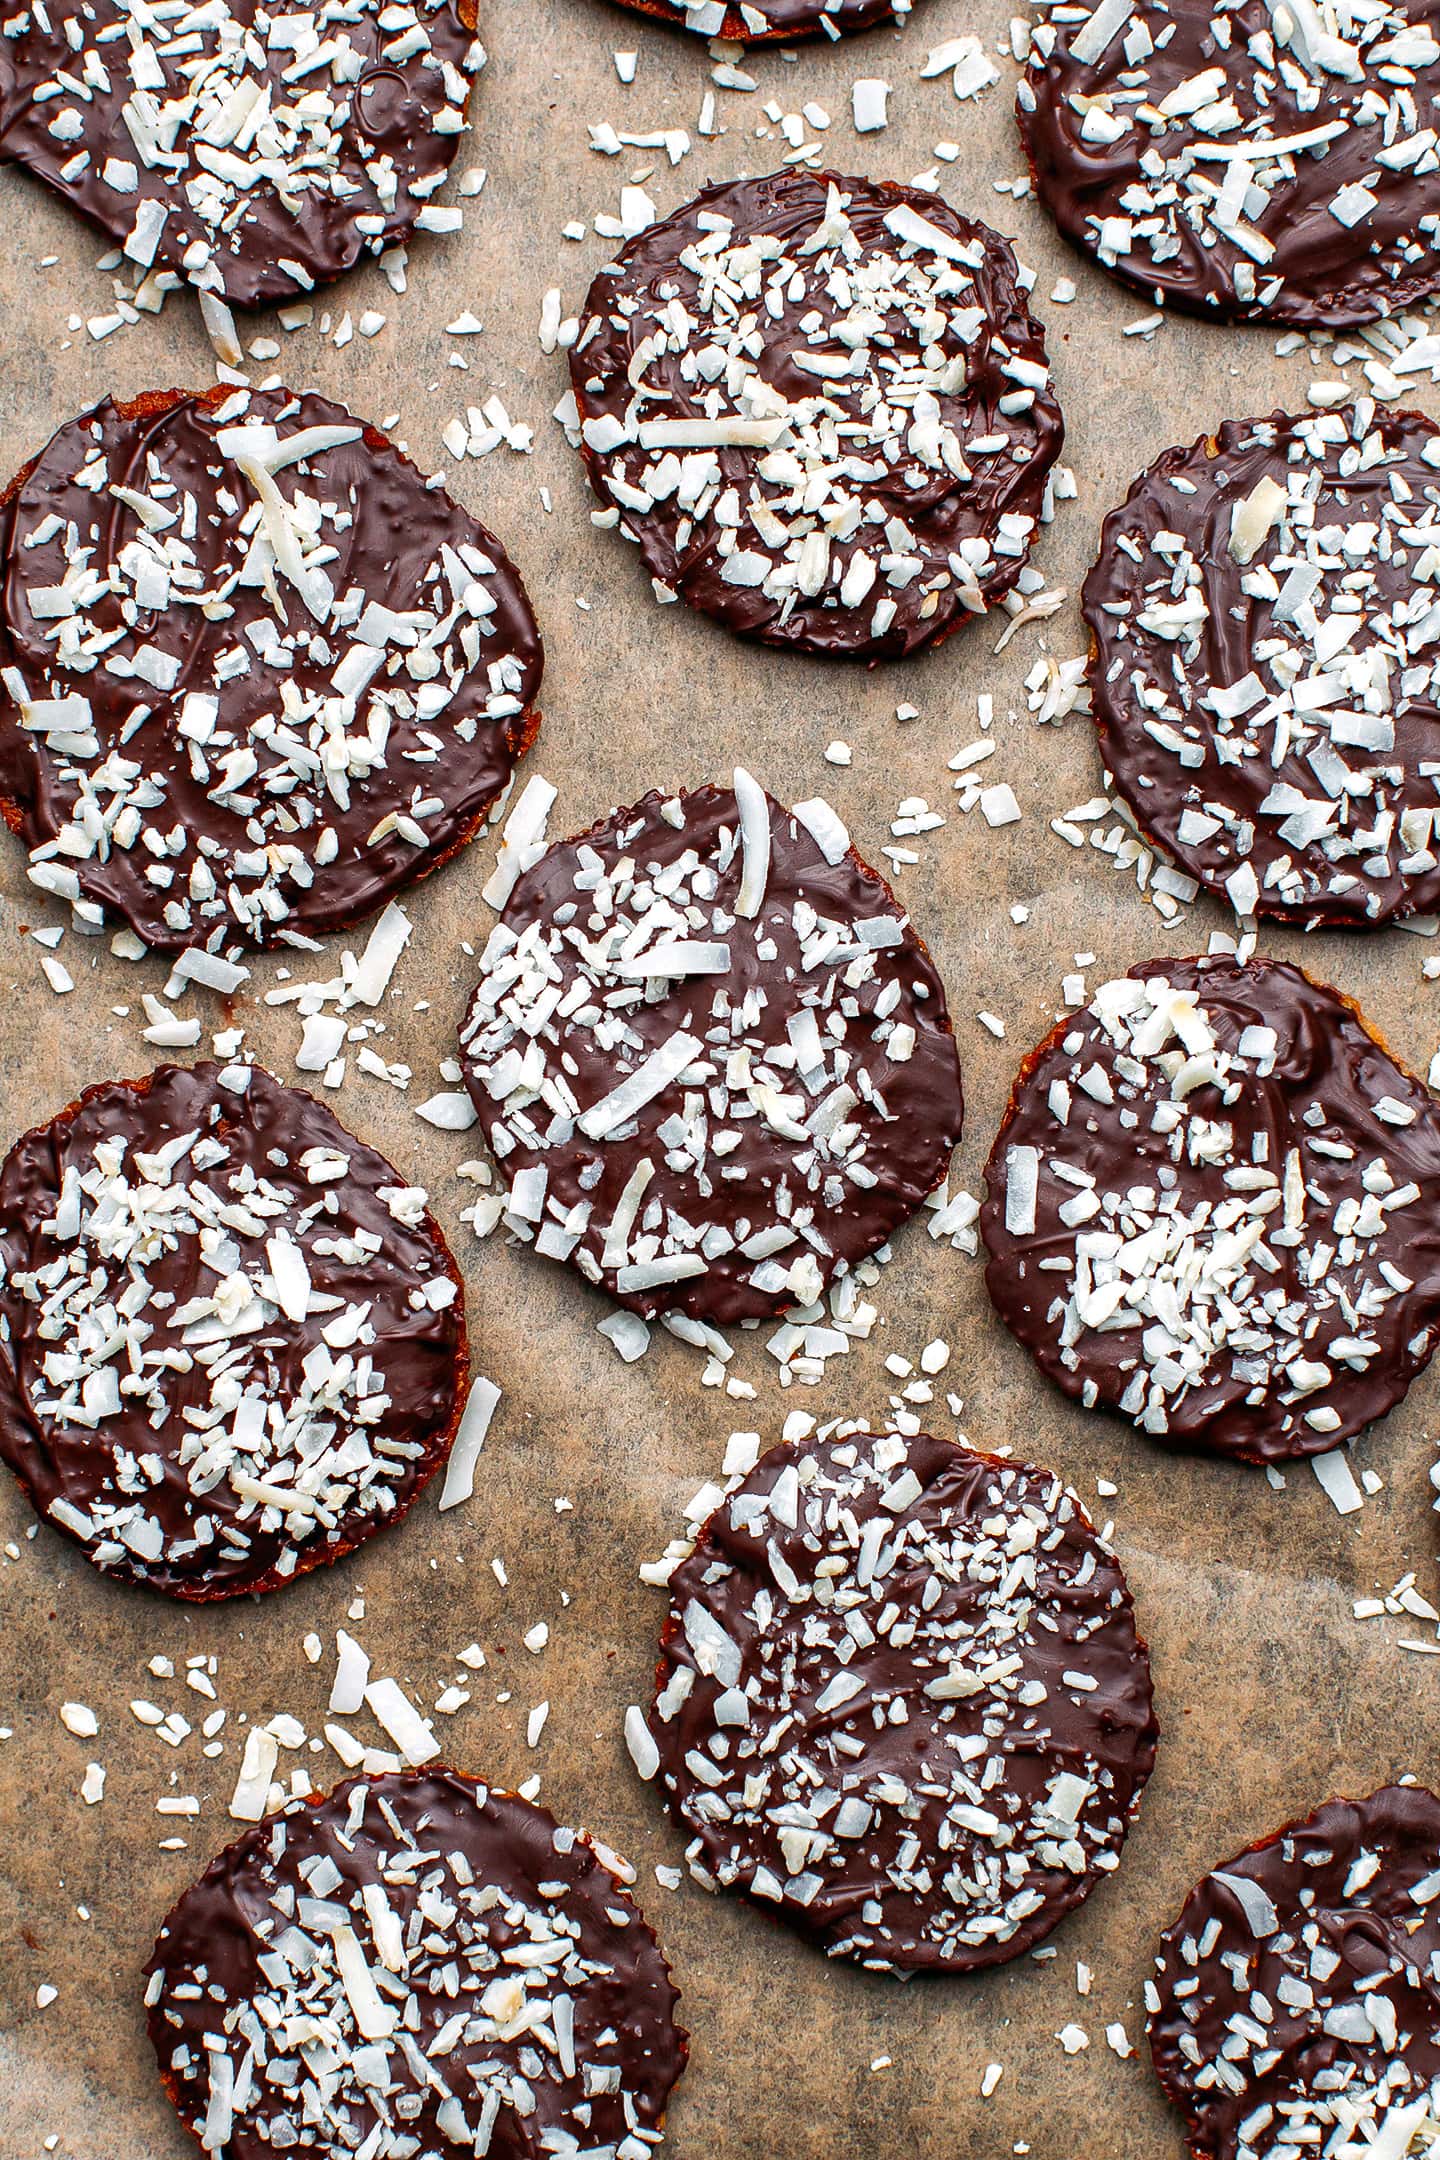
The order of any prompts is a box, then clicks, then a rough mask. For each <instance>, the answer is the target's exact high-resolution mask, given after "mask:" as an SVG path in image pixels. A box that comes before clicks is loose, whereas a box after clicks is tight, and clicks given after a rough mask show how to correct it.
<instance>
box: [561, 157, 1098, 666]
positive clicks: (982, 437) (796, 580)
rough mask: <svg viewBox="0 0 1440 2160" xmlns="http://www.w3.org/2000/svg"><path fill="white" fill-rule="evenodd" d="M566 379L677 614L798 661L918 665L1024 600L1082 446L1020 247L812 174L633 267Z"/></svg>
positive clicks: (673, 237)
mask: <svg viewBox="0 0 1440 2160" xmlns="http://www.w3.org/2000/svg"><path fill="white" fill-rule="evenodd" d="M570 373H571V380H572V383H573V385H574V391H575V401H576V407H577V411H578V425H579V430H580V441H581V448H582V451H583V455H584V458H585V462H586V466H587V468H588V470H589V474H590V479H591V484H592V486H593V487H594V489H595V492H596V494H597V495H599V496H600V498H601V500H602V501H604V502H606V503H608V504H610V505H611V506H612V511H613V518H614V520H615V521H617V522H618V524H619V527H620V530H621V531H622V532H623V533H624V534H625V536H626V537H627V538H628V539H631V540H633V541H634V542H635V543H636V545H637V546H638V547H639V549H640V553H641V556H642V558H643V560H644V563H645V567H646V569H647V570H648V571H649V572H650V575H651V578H652V581H653V583H654V586H655V591H656V594H657V597H658V598H660V599H662V600H674V599H681V600H684V601H686V602H687V603H688V604H689V605H690V606H691V607H694V608H698V609H700V610H701V612H702V613H704V614H707V615H713V616H714V617H715V618H716V619H717V621H719V622H722V623H724V624H725V625H726V627H727V628H729V629H731V630H734V631H736V632H737V633H738V634H739V635H740V636H742V637H748V638H756V639H759V641H760V642H761V643H762V644H766V645H776V646H781V647H783V648H785V649H786V650H789V651H793V652H809V653H825V654H829V655H831V656H839V657H846V658H861V659H867V660H879V659H891V658H896V657H898V656H900V655H902V654H907V653H913V652H916V651H918V650H919V649H920V648H921V647H922V646H925V645H933V644H936V643H938V642H939V640H940V639H942V638H944V637H947V636H948V635H949V634H950V632H951V631H953V630H956V629H958V628H959V627H960V625H961V624H962V623H963V622H966V621H968V620H969V619H970V617H971V616H972V615H974V614H979V613H983V612H984V610H985V609H986V608H988V607H991V606H993V605H994V604H995V602H996V601H998V600H1000V599H1002V598H1003V597H1004V595H1005V594H1006V593H1007V592H1009V590H1010V589H1011V587H1012V586H1013V585H1014V584H1015V582H1016V580H1017V578H1018V577H1019V575H1020V572H1021V570H1022V568H1023V567H1024V563H1025V558H1026V556H1027V555H1028V553H1029V550H1030V543H1031V541H1032V539H1033V537H1034V534H1035V528H1036V525H1037V523H1038V522H1039V519H1040V517H1041V513H1042V509H1043V507H1044V505H1045V500H1046V476H1047V474H1048V473H1049V470H1050V467H1051V466H1052V465H1053V464H1054V462H1055V459H1056V458H1057V457H1058V456H1059V453H1060V446H1061V443H1062V441H1063V438H1064V429H1063V426H1062V423H1061V418H1060V408H1059V406H1058V404H1057V403H1056V401H1055V396H1054V392H1053V391H1052V389H1051V387H1050V377H1049V371H1048V367H1047V363H1046V357H1045V339H1044V333H1043V332H1042V330H1041V327H1040V325H1039V324H1038V323H1037V322H1036V321H1035V319H1034V318H1033V316H1032V315H1031V314H1030V311H1029V307H1028V305H1027V302H1026V297H1025V294H1024V292H1023V291H1022V289H1021V285H1020V283H1019V277H1018V272H1017V269H1016V263H1015V256H1014V252H1013V250H1012V249H1011V247H1010V243H1009V242H1008V241H1007V240H1002V239H1001V238H1000V237H999V236H998V234H996V233H993V232H991V230H990V229H989V227H988V226H986V225H981V224H979V223H978V222H977V221H976V220H974V219H972V218H966V217H962V216H961V215H960V214H959V213H958V212H957V211H954V210H952V209H951V208H950V207H949V205H948V204H947V203H944V202H942V201H941V199H940V197H939V196H938V195H931V194H928V193H926V192H925V190H923V189H920V188H909V187H897V186H895V185H893V184H891V183H890V182H888V181H885V182H875V181H870V180H857V179H846V178H841V177H839V176H838V175H837V174H835V173H812V172H805V171H802V170H801V169H800V168H798V167H792V168H791V169H789V170H788V171H784V172H778V173H770V174H768V175H766V176H764V177H762V178H759V179H753V180H736V181H728V182H726V183H724V184H723V185H721V186H718V187H710V188H707V189H706V190H705V191H704V193H703V194H702V195H699V196H697V197H696V199H695V201H694V202H691V203H687V204H686V205H685V207H684V208H683V209H680V210H677V211H676V212H674V214H673V215H672V216H670V217H667V218H662V219H660V220H659V221H658V223H656V224H654V225H651V226H650V227H649V228H648V229H647V230H646V231H644V232H642V233H640V234H639V235H638V236H637V237H636V238H635V239H633V240H630V241H628V242H627V243H626V245H625V246H624V247H623V248H622V249H621V251H620V254H619V257H618V259H617V260H616V262H615V263H614V264H612V265H611V266H610V267H609V268H608V269H606V270H603V271H602V272H601V274H600V275H599V277H598V278H596V280H595V282H594V284H593V285H592V286H591V288H590V292H589V296H588V298H587V300H586V303H585V310H584V316H583V320H582V324H581V330H580V335H579V338H578V339H577V341H576V343H575V345H574V347H573V349H572V351H571V354H570Z"/></svg>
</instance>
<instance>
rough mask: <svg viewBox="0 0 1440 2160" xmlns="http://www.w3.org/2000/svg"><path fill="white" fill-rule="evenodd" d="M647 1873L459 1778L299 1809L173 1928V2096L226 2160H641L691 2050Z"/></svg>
mask: <svg viewBox="0 0 1440 2160" xmlns="http://www.w3.org/2000/svg"><path fill="white" fill-rule="evenodd" d="M633 1881H634V1872H633V1870H631V1869H628V1868H626V1867H625V1865H624V1863H623V1862H621V1861H619V1860H618V1859H617V1858H616V1857H615V1855H614V1854H613V1853H610V1852H607V1851H606V1850H605V1849H604V1848H603V1847H601V1846H597V1845H594V1844H592V1843H591V1841H590V1840H589V1839H588V1838H587V1837H586V1836H585V1835H584V1833H583V1832H582V1831H578V1830H567V1829H563V1828H561V1826H560V1825H559V1824H558V1823H557V1822H556V1821H555V1818H554V1817H553V1816H552V1815H551V1814H550V1813H549V1812H548V1810H547V1809H545V1808H541V1807H535V1806H532V1805H531V1804H530V1802H529V1801H526V1800H518V1799H516V1798H514V1797H513V1796H512V1795H510V1794H508V1793H500V1792H495V1791H492V1790H488V1789H487V1788H486V1787H485V1786H484V1785H481V1784H479V1783H477V1782H476V1781H475V1780H474V1779H472V1778H468V1777H463V1776H461V1775H460V1773H459V1772H458V1771H454V1770H444V1769H426V1770H423V1771H418V1772H416V1771H411V1772H403V1773H391V1774H388V1775H385V1776H380V1777H358V1778H352V1779H349V1780H347V1782H346V1783H344V1784H342V1785H338V1786H336V1788H335V1790H334V1791H333V1792H332V1793H330V1794H329V1795H327V1796H326V1797H325V1798H324V1799H320V1800H297V1801H293V1802H292V1803H291V1804H290V1805H289V1806H288V1807H286V1808H284V1809H282V1810H281V1812H280V1813H279V1814H277V1815H274V1816H272V1817H271V1818H270V1819H269V1820H268V1821H266V1822H262V1823H258V1824H257V1825H256V1827H255V1828H254V1829H253V1830H248V1831H246V1833H245V1835H244V1836H243V1837H240V1838H237V1839H236V1841H235V1843H234V1844H233V1845H229V1846H227V1847H226V1849H225V1851H224V1852H222V1853H221V1854H219V1856H218V1857H217V1858H216V1859H215V1860H213V1861H212V1862H211V1864H210V1866H209V1867H208V1868H207V1869H206V1871H205V1873H204V1874H203V1875H202V1876H201V1878H200V1880H199V1881H198V1882H197V1883H196V1884H195V1885H194V1886H193V1888H191V1889H189V1890H187V1891H186V1893H185V1895H184V1896H183V1897H182V1898H181V1899H180V1901H179V1903H178V1904H177V1905H176V1906H175V1908H174V1910H173V1911H172V1912H171V1913H170V1915H169V1917H168V1918H167V1920H166V1921H165V1924H164V1926H163V1927H162V1928H161V1930H160V1934H159V1938H158V1940H157V1942H156V1944H155V1950H154V1954H153V1956H152V1957H151V1960H150V1964H149V1966H148V1968H147V1972H146V1981H147V1985H146V1990H145V2001H146V2005H147V2009H148V2013H149V2025H150V2038H151V2040H152V2042H153V2044H154V2048H155V2053H156V2057H157V2059H158V2061H159V2065H160V2075H161V2079H162V2081H163V2083H164V2085H165V2089H166V2091H167V2092H168V2093H169V2095H170V2098H171V2100H172V2101H173V2102H174V2105H175V2107H176V2108H177V2109H178V2111H179V2114H180V2117H181V2120H182V2121H183V2122H184V2124H185V2126H186V2128H187V2129H189V2130H191V2131H192V2132H193V2133H194V2134H195V2136H196V2137H197V2138H198V2139H199V2140H200V2142H201V2144H202V2145H203V2146H204V2149H205V2151H206V2152H208V2153H218V2154H223V2155H224V2160H272V2156H273V2155H274V2154H275V2153H277V2152H282V2151H290V2150H292V2149H294V2150H299V2149H301V2148H302V2147H303V2149H304V2151H305V2152H307V2153H313V2154H315V2155H316V2156H317V2160H353V2156H356V2155H359V2154H361V2153H363V2154H364V2156H365V2160H411V2156H415V2155H419V2154H420V2153H421V2152H422V2151H423V2153H425V2154H426V2155H428V2156H432V2160H462V2156H463V2160H472V2156H473V2155H474V2154H476V2153H489V2154H490V2155H491V2160H534V2156H535V2155H537V2154H539V2153H540V2152H542V2151H543V2152H546V2153H559V2152H562V2151H563V2152H567V2153H577V2154H578V2153H580V2152H584V2153H586V2154H589V2155H593V2156H594V2160H644V2156H645V2155H647V2154H649V2153H650V2152H651V2151H652V2150H653V2148H654V2147H655V2145H656V2144H657V2143H658V2141H659V2132H660V2126H661V2123H662V2121H663V2119H664V2113H665V2105H666V2102H667V2100H668V2098H669V2096H670V2092H671V2089H672V2087H673V2086H674V2084H675V2082H676V2080H677V2079H678V2078H679V2076H680V2073H681V2072H682V2070H683V2069H684V2067H685V2058H686V2053H687V2043H686V2035H685V2033H684V2031H683V2030H682V2028H681V2027H680V2026H679V2025H678V2024H677V2023H676V2020H675V2006H676V2004H677V2002H678V2001H679V1996H678V1993H677V1991H676V1989H675V1987H674V1985H673V1983H672V1981H671V1978H670V1969H669V1967H668V1965H667V1964H666V1962H665V1959H664V1957H663V1955H662V1954H661V1951H660V1947H659V1944H658V1943H657V1942H656V1940H655V1936H654V1933H653V1932H652V1930H651V1929H650V1928H649V1927H648V1926H647V1925H646V1923H645V1921H644V1919H643V1918H642V1916H641V1914H640V1912H639V1909H638V1908H637V1906H636V1905H635V1904H634V1903H633V1902H632V1900H631V1898H630V1895H629V1891H628V1888H627V1885H628V1884H629V1883H631V1882H633Z"/></svg>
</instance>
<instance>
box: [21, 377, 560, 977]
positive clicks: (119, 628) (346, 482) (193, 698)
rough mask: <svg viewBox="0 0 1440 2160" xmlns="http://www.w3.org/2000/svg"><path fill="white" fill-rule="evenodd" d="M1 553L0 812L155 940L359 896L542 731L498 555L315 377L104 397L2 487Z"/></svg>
mask: <svg viewBox="0 0 1440 2160" xmlns="http://www.w3.org/2000/svg"><path fill="white" fill-rule="evenodd" d="M0 575H3V579H4V583H3V589H0V811H3V814H4V816H5V818H6V820H7V822H8V823H9V825H10V826H11V828H12V830H13V831H15V832H16V833H18V835H19V836H20V838H21V839H22V840H23V842H24V844H25V846H26V847H27V848H28V850H29V852H30V858H31V870H30V875H31V879H32V881H33V882H34V883H35V884H37V885H39V886H40V887H41V888H42V889H43V890H45V891H47V892H51V893H54V894H56V895H58V896H59V897H61V898H65V899H69V900H71V901H72V902H75V903H77V904H78V906H79V907H80V909H81V911H82V914H83V915H84V918H85V920H86V921H87V923H89V924H90V925H91V926H92V927H93V926H94V925H95V924H96V923H98V921H99V920H100V917H101V912H102V911H104V912H108V913H110V914H113V915H115V916H118V917H120V918H121V919H123V920H124V921H125V922H126V923H128V924H129V925H130V927H131V928H132V929H134V930H135V931H136V932H137V933H138V935H139V936H140V937H142V938H143V939H144V940H145V942H146V943H147V944H149V945H154V946H159V947H163V948H165V949H167V950H179V949H182V948H184V947H186V946H190V945H208V946H209V947H210V948H211V949H214V948H215V947H216V946H217V945H219V944H220V943H221V942H222V941H224V940H228V939H233V938H240V939H243V940H245V941H246V942H247V943H250V944H256V945H266V944H274V943H280V942H286V941H293V940H294V938H295V937H297V936H298V937H301V938H314V937H320V936H324V935H326V934H327V933H328V932H330V931H332V930H337V929H340V928H343V927H346V926H348V925H349V924H351V923H354V922H357V921H359V920H360V919H361V917H363V916H365V915H367V914H369V913H370V912H371V910H372V909H374V908H375V907H377V906H379V904H380V903H381V902H382V901H383V900H385V899H387V898H388V897H389V896H390V895H391V894H392V893H394V892H396V891H398V890H399V889H400V888H402V887H403V886H405V885H408V884H410V883H412V882H413V881H414V880H415V879H416V878H418V877H423V876H424V875H426V873H427V872H429V871H430V870H432V869H434V868H435V867H436V866H437V865H438V864H439V863H442V862H444V861H445V860H446V859H447V858H448V857H449V856H451V855H453V854H454V853H455V852H456V850H457V849H458V848H460V847H463V846H464V844H465V842H466V841H467V840H469V839H470V838H471V837H472V835H473V834H474V833H475V832H476V830H477V829H478V828H479V826H480V825H481V824H482V823H483V821H484V819H485V817H486V816H487V814H488V813H489V812H490V810H491V809H492V808H493V806H494V804H495V802H496V800H497V799H498V797H499V796H500V794H501V793H502V792H503V790H504V788H505V787H506V785H507V784H508V782H509V780H510V778H511V775H512V773H513V771H514V768H515V764H516V761H517V759H518V758H520V757H521V756H522V755H523V754H524V752H525V751H526V750H527V749H528V748H529V745H530V743H531V742H532V741H533V739H534V737H535V734H536V731H537V729H538V727H539V714H538V713H537V712H536V711H535V709H534V700H535V696H536V693H537V691H538V689H539V686H540V675H541V667H542V655H541V648H540V636H539V632H538V631H537V629H536V627H535V618H534V616H533V615H532V613H531V611H530V603H529V601H528V599H527V598H526V595H525V590H524V587H523V586H522V585H521V583H520V579H519V575H518V573H517V572H516V570H515V567H514V565H513V563H511V561H510V559H509V557H508V556H507V555H506V554H505V552H504V550H503V549H502V548H501V547H500V546H499V545H498V544H497V542H496V541H495V540H494V539H493V538H492V537H491V535H490V534H489V533H488V532H487V531H486V530H485V528H484V526H483V525H480V524H478V523H477V522H476V520H475V519H474V518H472V517H471V516H470V515H469V513H468V512H467V511H464V510H462V509H461V508H460V506H459V505H458V504H457V503H454V502H452V501H451V500H450V498H449V497H448V496H447V495H445V494H444V493H443V492H442V491H441V490H440V489H438V488H432V487H429V486H427V484H426V482H425V481H424V480H423V479H422V477H421V475H420V474H419V472H417V470H416V469H415V467H414V466H413V465H412V464H411V463H410V460H409V459H408V458H407V457H405V456H403V455H402V454H401V453H400V452H399V451H398V450H397V449H396V448H395V447H394V445H393V444H391V443H390V442H389V441H388V440H387V439H386V437H385V436H383V435H381V434H380V433H379V431H378V430H377V429H374V428H371V427H365V426H362V425H361V423H360V422H359V421H357V420H355V419H354V418H353V417H352V415H351V414H350V413H348V412H347V411H346V410H345V408H344V407H343V406H340V405H335V404H332V403H331V401H330V400H329V399H328V398H322V397H319V396H317V395H315V394H314V393H313V392H306V393H304V394H303V395H295V394H293V393H291V392H290V391H288V390H282V389H269V390H255V391H250V390H245V389H239V390H235V389H228V388H225V387H220V388H217V389H214V390H211V391H208V392H206V393H204V394H203V395H199V396H190V395H187V394H186V393H184V392H181V391H167V392H157V393H156V394H154V395H153V396H149V397H143V398H137V399H135V400H134V401H133V402H131V403H128V404H126V403H117V402H116V401H115V400H113V399H110V398H106V399H104V400H102V402H101V403H100V404H99V405H97V406H95V407H94V408H93V409H92V410H91V411H90V412H88V413H84V414H82V415H81V416H80V418H79V419H77V420H73V421H70V422H68V423H67V424H66V425H65V426H64V427H62V428H61V429H60V430H59V431H58V433H57V434H55V435H54V436H53V437H52V438H51V440H50V441H49V443H47V445H46V446H45V448H44V449H43V450H42V451H41V452H40V454H39V456H38V457H37V458H35V459H33V460H32V461H31V463H30V464H29V465H27V466H26V467H25V468H24V470H23V471H22V472H21V473H20V474H19V476H18V477H17V478H16V480H14V481H13V482H12V483H11V486H10V487H9V489H8V490H7V491H6V494H5V495H4V497H3V498H0Z"/></svg>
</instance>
